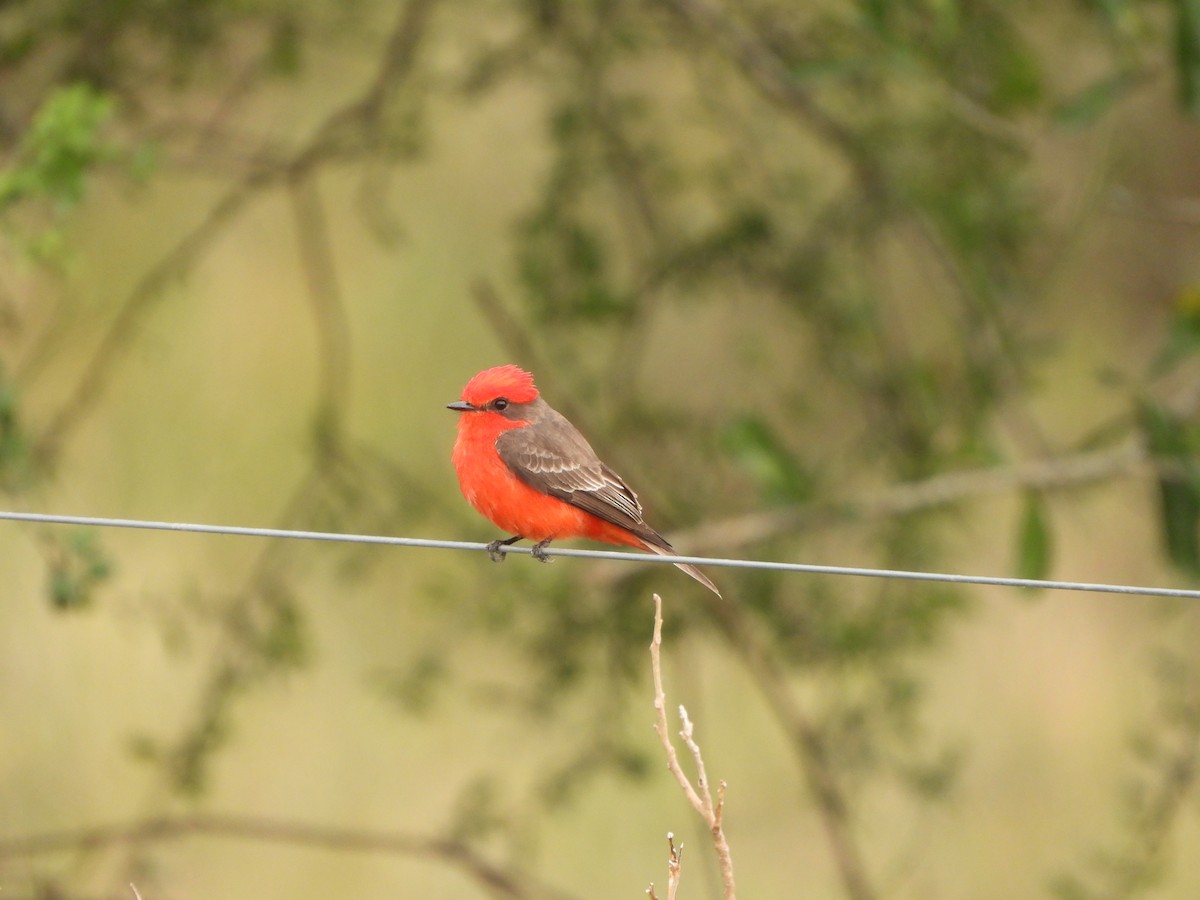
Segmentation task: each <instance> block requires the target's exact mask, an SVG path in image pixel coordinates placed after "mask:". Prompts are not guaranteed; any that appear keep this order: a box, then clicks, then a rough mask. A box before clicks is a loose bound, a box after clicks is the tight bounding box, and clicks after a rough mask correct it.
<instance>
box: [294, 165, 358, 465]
mask: <svg viewBox="0 0 1200 900" xmlns="http://www.w3.org/2000/svg"><path fill="white" fill-rule="evenodd" d="M289 193H290V196H291V198H292V208H293V211H294V217H295V220H296V234H297V239H298V241H299V244H300V247H299V256H300V262H301V267H302V268H303V270H304V275H305V281H306V283H307V286H308V296H309V300H310V301H311V303H312V308H313V316H314V318H315V320H316V334H317V341H318V343H319V347H320V352H319V353H318V357H319V358H320V361H321V369H320V378H319V381H318V384H319V396H318V398H317V407H316V416H315V419H316V423H317V434H318V449H323V450H332V449H333V448H335V447H336V445H337V444H338V442H339V438H340V435H341V432H342V428H341V424H340V423H341V421H342V419H343V417H344V416H345V414H346V410H347V407H348V405H349V402H348V401H349V393H350V360H351V352H350V324H349V322H348V321H347V317H346V310H345V307H344V305H343V303H342V298H341V292H340V290H339V288H338V283H337V266H336V263H335V262H334V258H333V246H332V239H331V238H330V234H329V222H328V217H327V216H326V215H325V204H324V203H323V202H322V201H321V196H320V193H319V190H318V187H317V185H316V184H315V182H314V180H313V178H312V177H311V176H307V175H306V176H301V177H298V178H296V179H293V181H292V182H291V190H290V192H289Z"/></svg>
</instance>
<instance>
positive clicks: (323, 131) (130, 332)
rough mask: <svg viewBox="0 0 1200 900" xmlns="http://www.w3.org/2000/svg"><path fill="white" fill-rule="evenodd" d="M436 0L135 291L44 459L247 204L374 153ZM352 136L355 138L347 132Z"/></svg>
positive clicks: (412, 14) (46, 443)
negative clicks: (143, 324)
mask: <svg viewBox="0 0 1200 900" xmlns="http://www.w3.org/2000/svg"><path fill="white" fill-rule="evenodd" d="M434 3H435V0H412V2H410V3H408V4H406V6H405V8H404V10H403V12H402V13H401V15H400V19H399V21H398V22H397V24H396V27H395V28H394V29H393V31H392V34H391V36H390V38H389V40H388V44H387V47H386V48H385V50H384V53H383V56H382V59H381V62H380V65H379V69H378V71H377V73H376V75H375V77H374V78H373V79H372V81H371V84H370V85H369V86H368V87H367V89H366V91H365V92H364V93H363V95H362V96H361V97H359V98H358V99H356V100H354V101H352V102H350V103H348V104H347V105H345V106H343V107H340V108H339V109H337V110H335V111H334V112H333V113H331V114H330V115H329V116H328V117H327V118H326V119H325V120H324V121H323V122H322V123H321V124H320V125H319V126H318V127H317V129H316V130H315V131H314V132H313V135H312V137H311V138H310V139H309V140H308V141H307V142H306V143H305V144H304V145H303V146H302V147H301V148H300V149H299V150H298V151H297V152H296V153H295V154H294V155H293V156H292V157H291V158H289V159H287V160H284V161H281V162H280V163H278V164H275V165H273V166H268V167H263V168H258V169H255V170H254V171H252V172H250V173H249V174H247V175H246V176H244V177H243V178H242V179H240V180H239V181H238V182H237V183H236V184H234V185H233V187H231V188H230V189H229V190H227V191H226V192H225V194H224V195H223V196H222V197H221V198H220V199H219V200H218V201H217V202H216V203H215V204H214V205H213V206H212V207H211V208H210V209H209V211H208V213H207V214H206V215H205V216H204V218H203V219H202V220H201V222H200V223H199V224H198V225H197V226H196V227H195V228H193V229H192V230H191V231H190V232H188V233H187V234H186V235H184V236H183V238H181V239H180V240H179V241H178V242H177V243H176V245H175V246H174V248H172V249H171V250H170V252H168V253H167V254H166V255H165V256H163V257H162V259H160V260H159V262H158V263H157V264H156V265H154V266H153V267H151V268H150V270H149V271H148V272H146V273H145V274H144V275H143V276H142V278H141V279H140V280H139V281H138V283H137V284H136V285H134V287H133V289H132V290H131V291H130V293H129V295H128V297H127V298H126V299H125V302H124V303H123V304H122V306H121V309H120V311H119V312H118V313H117V316H116V318H115V319H114V321H113V323H112V324H111V325H110V326H109V328H108V331H107V332H106V333H105V335H104V337H103V338H102V339H101V341H100V344H99V345H98V347H97V348H96V350H95V351H94V352H93V354H92V357H91V359H90V360H89V361H88V363H87V365H86V366H84V369H83V372H82V373H81V375H80V377H79V378H78V379H77V381H76V383H75V387H74V389H73V390H72V391H71V392H70V394H69V395H68V396H67V399H66V400H65V401H63V403H62V405H61V406H60V407H59V409H58V411H57V412H56V413H55V414H54V415H53V416H52V417H51V419H50V422H49V423H48V424H47V425H46V427H45V428H44V429H43V431H42V434H41V436H40V438H39V439H38V441H37V447H38V452H39V455H41V456H42V458H46V459H52V458H53V456H54V455H55V452H56V450H57V449H58V448H59V447H60V446H61V445H62V443H63V442H64V441H65V440H66V439H67V438H68V437H69V435H70V433H71V431H72V430H73V429H74V428H75V427H76V426H77V425H78V424H79V422H80V420H81V419H82V418H83V416H84V415H85V414H86V413H87V412H88V411H89V410H90V409H91V408H92V407H93V406H94V405H95V404H96V402H97V401H98V400H99V398H100V397H101V396H102V395H103V393H104V391H105V390H106V389H107V387H108V384H109V381H110V380H111V378H112V374H113V369H114V364H115V362H116V361H117V359H118V358H119V357H120V354H121V352H122V351H123V350H124V349H125V348H126V347H127V346H128V345H129V343H130V342H131V341H132V339H133V337H134V335H135V333H136V329H137V326H138V324H139V323H140V321H141V319H142V318H143V317H144V316H145V314H146V313H147V312H148V311H149V310H150V309H152V308H153V307H154V306H155V305H156V304H157V303H159V302H160V301H161V300H162V298H163V295H164V294H165V292H166V289H167V288H168V287H169V286H170V285H171V284H173V283H174V282H175V281H177V280H178V279H179V278H181V277H182V276H183V275H184V274H186V273H187V272H188V271H189V270H190V269H191V268H192V267H193V266H194V265H195V264H196V262H197V260H198V259H199V258H200V257H201V256H202V255H203V254H204V253H205V252H206V251H207V250H208V249H209V247H210V246H211V245H212V244H213V242H214V241H215V240H216V238H218V237H219V236H220V235H221V234H222V233H223V230H224V227H225V226H226V225H227V224H228V223H229V221H230V220H231V219H233V218H234V217H235V216H236V215H238V214H239V213H240V212H241V211H242V210H243V209H244V208H245V207H246V205H247V204H248V203H249V202H250V201H251V200H253V199H255V198H257V197H258V196H259V195H261V194H262V193H263V192H264V191H265V190H267V189H268V188H271V187H274V186H276V185H278V184H280V183H283V182H286V181H293V182H294V181H296V180H297V179H300V178H302V177H303V176H305V175H306V174H307V173H308V172H310V171H311V170H312V169H314V168H315V167H317V166H318V165H320V164H322V163H324V162H326V161H328V160H332V159H337V158H341V157H344V156H346V155H347V153H348V152H349V151H351V150H352V149H356V150H358V151H359V152H362V151H365V150H369V149H371V147H372V145H373V138H374V136H375V132H376V131H377V130H378V120H379V118H380V116H381V115H382V112H383V110H384V109H385V108H386V106H387V103H388V101H389V100H390V99H391V98H392V96H393V95H394V93H395V91H396V90H397V88H398V87H399V84H400V83H401V82H402V81H403V79H404V78H405V77H406V76H407V75H408V74H409V73H410V72H411V70H412V68H413V66H414V64H415V60H416V54H417V50H418V48H419V46H420V44H421V40H422V38H423V37H424V35H425V31H426V26H427V21H428V18H429V14H430V11H431V10H432V8H433V6H434ZM348 132H349V135H348V134H347V133H348Z"/></svg>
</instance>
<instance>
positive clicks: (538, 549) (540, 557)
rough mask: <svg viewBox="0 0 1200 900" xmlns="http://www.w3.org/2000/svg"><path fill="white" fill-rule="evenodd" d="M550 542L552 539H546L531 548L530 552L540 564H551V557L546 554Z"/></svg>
mask: <svg viewBox="0 0 1200 900" xmlns="http://www.w3.org/2000/svg"><path fill="white" fill-rule="evenodd" d="M550 540H551V539H550V538H546V539H545V540H544V541H538V542H537V543H536V544H534V545H533V546H532V547H530V548H529V552H530V553H531V554H532V555H533V558H534V559H536V560H537V561H538V562H544V563H547V562H550V555H549V554H548V553H547V552H546V548H547V547H548V546H550Z"/></svg>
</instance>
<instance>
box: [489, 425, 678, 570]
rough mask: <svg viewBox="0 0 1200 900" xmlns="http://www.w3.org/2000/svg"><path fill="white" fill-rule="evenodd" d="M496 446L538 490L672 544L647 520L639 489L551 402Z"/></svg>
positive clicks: (516, 472)
mask: <svg viewBox="0 0 1200 900" xmlns="http://www.w3.org/2000/svg"><path fill="white" fill-rule="evenodd" d="M496 450H497V452H498V453H499V454H500V458H501V459H502V460H504V463H505V465H507V466H508V468H509V469H510V470H511V471H512V473H513V474H514V475H516V476H517V477H518V478H520V479H521V480H522V481H523V482H525V483H526V484H527V485H529V486H530V487H531V488H533V489H534V490H536V491H541V492H542V493H543V494H549V495H550V496H551V497H557V498H558V499H559V500H562V501H564V502H566V503H570V504H571V505H572V506H576V507H578V508H579V509H582V510H584V511H585V512H589V513H591V514H592V515H594V516H596V517H597V518H600V519H603V520H604V521H606V522H611V523H612V524H614V525H617V526H620V527H621V528H627V529H629V530H630V531H632V532H633V533H634V534H636V535H637V536H638V537H640V538H643V539H644V540H647V541H649V542H650V543H652V544H656V545H658V546H659V547H663V548H664V549H668V550H669V549H671V545H670V544H668V543H667V541H666V540H665V539H664V538H663V537H662V536H661V535H660V534H659V533H658V532H656V531H655V530H654V529H653V528H651V527H650V526H648V525H647V524H646V523H645V521H643V519H642V504H641V503H639V502H638V498H637V494H635V493H634V492H633V489H632V488H631V487H629V485H627V484H626V483H625V482H624V481H622V480H621V476H620V475H618V474H617V473H616V472H614V471H613V470H612V469H610V468H609V467H608V466H606V465H605V464H604V463H603V462H601V461H600V458H599V457H598V456H596V451H595V450H593V449H592V446H591V444H589V443H588V442H587V439H586V438H584V436H583V435H582V434H580V433H579V430H578V429H576V428H575V426H574V425H572V424H571V423H570V422H568V421H567V420H566V419H565V418H563V417H562V416H561V415H559V414H558V413H557V412H555V411H554V410H553V409H551V408H550V407H549V406H543V408H542V409H541V410H539V415H538V416H537V418H536V421H534V423H533V424H532V425H530V426H528V427H525V428H514V429H512V430H510V431H506V432H504V433H503V434H502V435H500V437H499V438H498V439H497V441H496Z"/></svg>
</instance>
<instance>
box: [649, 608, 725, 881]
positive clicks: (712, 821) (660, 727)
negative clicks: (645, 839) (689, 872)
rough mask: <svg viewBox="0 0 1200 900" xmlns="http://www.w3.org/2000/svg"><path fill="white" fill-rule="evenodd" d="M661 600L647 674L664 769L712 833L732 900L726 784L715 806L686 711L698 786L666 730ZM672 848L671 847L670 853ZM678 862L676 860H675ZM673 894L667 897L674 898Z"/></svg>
mask: <svg viewBox="0 0 1200 900" xmlns="http://www.w3.org/2000/svg"><path fill="white" fill-rule="evenodd" d="M662 624H663V619H662V597H660V596H658V594H655V595H654V638H653V640H651V642H650V671H651V673H652V675H653V679H654V730H655V731H656V732H657V733H658V739H659V741H660V742H661V743H662V745H663V750H664V752H665V753H666V755H667V769H668V771H670V773H671V774H672V775H673V776H674V778H675V781H676V782H678V784H679V787H680V789H681V790H682V791H683V795H684V796H685V797H687V800H688V802H689V803H690V804H691V805H692V808H693V809H695V810H696V812H697V813H698V814H699V815H700V818H702V819H703V820H704V822H705V824H706V825H708V830H709V832H710V833H711V834H712V840H713V849H714V850H715V851H716V854H717V865H718V866H719V867H720V869H721V885H722V889H723V891H724V897H725V900H734V898H735V896H736V894H737V889H736V886H735V884H734V879H733V857H732V855H731V854H730V852H729V843H728V841H726V839H725V831H724V828H723V827H722V825H721V817H722V813H723V811H724V804H725V782H723V781H722V782H721V784H720V787H719V788H718V791H717V800H716V802H715V803H714V802H713V798H712V793H711V792H710V791H709V787H708V776H707V774H706V773H705V770H704V758H703V757H702V756H701V754H700V746H699V744H697V743H696V741H695V738H694V737H693V735H692V723H691V721H690V720H689V719H688V715H687V710H686V709H684V708H683V707H682V706H680V707H679V718H680V719H681V721H682V722H683V730H682V731H681V732H680V736H681V737H682V738H683V742H684V744H686V745H687V748H688V750H690V751H691V754H692V759H693V760H694V761H695V764H696V772H697V779H696V784H697V787H693V786H692V783H691V781H690V780H689V779H688V777H687V774H686V773H685V772H684V771H683V767H682V766H680V765H679V756H678V754H676V752H675V745H674V744H673V743H671V735H670V733H669V732H668V729H667V695H666V691H665V690H664V689H663V679H662V652H661V651H662ZM673 849H674V847H673V846H672V850H673ZM676 862H678V860H676ZM673 895H674V892H672V893H671V894H669V895H668V896H673Z"/></svg>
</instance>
